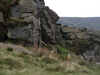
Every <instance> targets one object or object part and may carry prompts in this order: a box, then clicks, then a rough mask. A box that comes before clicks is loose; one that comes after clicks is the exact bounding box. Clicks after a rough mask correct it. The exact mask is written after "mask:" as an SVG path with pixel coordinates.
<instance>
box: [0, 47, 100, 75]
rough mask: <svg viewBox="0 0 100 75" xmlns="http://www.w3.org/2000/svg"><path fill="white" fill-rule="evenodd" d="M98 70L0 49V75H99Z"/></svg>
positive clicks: (99, 68) (8, 49)
mask: <svg viewBox="0 0 100 75" xmlns="http://www.w3.org/2000/svg"><path fill="white" fill-rule="evenodd" d="M99 70H100V67H98V68H97V67H95V68H91V66H89V68H87V67H86V66H81V65H79V64H77V63H74V62H69V63H68V64H66V61H65V62H63V61H61V60H53V59H50V58H49V57H43V56H38V55H37V56H34V55H29V54H25V53H24V52H16V51H14V50H13V49H12V48H6V49H3V48H2V49H0V75H99V74H100V72H99Z"/></svg>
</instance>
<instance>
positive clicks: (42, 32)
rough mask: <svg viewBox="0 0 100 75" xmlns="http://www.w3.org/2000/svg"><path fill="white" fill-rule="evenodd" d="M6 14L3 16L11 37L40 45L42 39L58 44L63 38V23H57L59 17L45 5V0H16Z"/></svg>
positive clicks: (35, 45) (36, 45)
mask: <svg viewBox="0 0 100 75" xmlns="http://www.w3.org/2000/svg"><path fill="white" fill-rule="evenodd" d="M1 4H2V3H1ZM0 8H1V7H0ZM2 9H4V8H2ZM5 10H6V9H5ZM1 11H3V10H1ZM7 11H8V9H7ZM5 14H6V17H3V18H4V19H5V20H4V23H6V28H7V31H8V32H7V33H6V34H7V36H8V38H9V39H14V40H16V39H19V40H24V41H28V42H30V43H32V44H34V47H39V46H40V44H41V41H43V42H45V43H48V44H56V43H58V42H57V41H59V39H60V38H62V35H61V25H57V24H56V21H57V20H58V19H59V17H58V15H57V14H56V13H55V12H54V11H52V10H51V9H50V8H49V7H47V6H45V2H44V0H18V1H17V0H14V2H11V3H10V4H9V11H8V12H5ZM5 14H4V15H5ZM7 14H9V16H7Z"/></svg>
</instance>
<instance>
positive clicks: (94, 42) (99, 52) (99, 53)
mask: <svg viewBox="0 0 100 75" xmlns="http://www.w3.org/2000/svg"><path fill="white" fill-rule="evenodd" d="M99 33H100V31H93V30H88V29H87V28H78V27H69V26H64V27H63V37H64V38H65V40H66V47H67V48H69V49H70V50H71V51H73V52H74V53H76V54H77V55H80V56H82V58H84V59H85V60H87V61H89V62H96V63H100V34H99Z"/></svg>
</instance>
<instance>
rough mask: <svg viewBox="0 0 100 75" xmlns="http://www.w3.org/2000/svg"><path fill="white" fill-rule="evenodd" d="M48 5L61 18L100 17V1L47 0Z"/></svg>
mask: <svg viewBox="0 0 100 75" xmlns="http://www.w3.org/2000/svg"><path fill="white" fill-rule="evenodd" d="M45 2H46V5H48V6H50V8H51V9H53V10H54V11H56V12H57V13H58V15H59V16H68V17H96V16H100V0H45Z"/></svg>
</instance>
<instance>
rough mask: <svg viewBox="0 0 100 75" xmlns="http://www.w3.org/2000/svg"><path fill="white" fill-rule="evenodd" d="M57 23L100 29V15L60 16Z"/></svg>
mask: <svg viewBox="0 0 100 75" xmlns="http://www.w3.org/2000/svg"><path fill="white" fill-rule="evenodd" d="M57 23H60V24H63V25H68V26H75V27H86V28H88V29H94V30H100V17H87V18H81V17H61V18H60V19H59V21H58V22H57Z"/></svg>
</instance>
